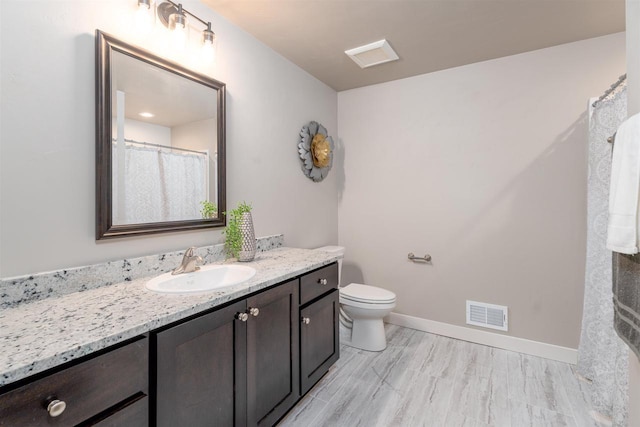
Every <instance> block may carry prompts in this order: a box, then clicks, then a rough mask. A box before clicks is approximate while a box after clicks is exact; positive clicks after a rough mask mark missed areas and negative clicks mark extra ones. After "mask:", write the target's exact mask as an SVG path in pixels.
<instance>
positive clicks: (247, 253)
mask: <svg viewBox="0 0 640 427" xmlns="http://www.w3.org/2000/svg"><path fill="white" fill-rule="evenodd" d="M240 234H241V235H242V246H241V248H240V252H238V261H243V262H246V261H253V259H254V258H255V257H256V235H255V233H254V231H253V217H252V216H251V212H245V213H243V214H242V217H241V218H240Z"/></svg>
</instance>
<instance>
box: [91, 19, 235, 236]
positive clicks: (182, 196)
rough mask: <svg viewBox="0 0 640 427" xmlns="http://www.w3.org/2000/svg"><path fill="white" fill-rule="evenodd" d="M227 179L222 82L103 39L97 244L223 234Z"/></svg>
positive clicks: (99, 42) (99, 47) (99, 39)
mask: <svg viewBox="0 0 640 427" xmlns="http://www.w3.org/2000/svg"><path fill="white" fill-rule="evenodd" d="M225 172H226V168H225V85H224V83H222V82H219V81H217V80H215V79H212V78H210V77H207V76H205V75H202V74H198V73H195V72H193V71H191V70H188V69H186V68H184V67H182V66H180V65H178V64H175V63H172V62H169V61H167V60H165V59H162V58H160V57H158V56H156V55H153V54H151V53H149V52H147V51H145V50H143V49H140V48H138V47H135V46H131V45H129V44H127V43H124V42H123V41H121V40H118V39H116V38H114V37H112V36H110V35H108V34H105V33H103V32H101V31H99V30H98V31H97V32H96V239H97V240H100V239H106V238H114V237H124V236H131V235H141V234H151V233H162V232H170V231H179V230H197V229H204V228H213V227H223V226H225V224H226V223H225V218H224V215H222V212H224V211H225V209H226V194H225ZM214 207H215V208H217V209H215V211H214V209H213V208H214Z"/></svg>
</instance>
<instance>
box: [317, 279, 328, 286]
mask: <svg viewBox="0 0 640 427" xmlns="http://www.w3.org/2000/svg"><path fill="white" fill-rule="evenodd" d="M318 283H320V284H321V285H326V284H327V283H329V281H328V280H327V279H318Z"/></svg>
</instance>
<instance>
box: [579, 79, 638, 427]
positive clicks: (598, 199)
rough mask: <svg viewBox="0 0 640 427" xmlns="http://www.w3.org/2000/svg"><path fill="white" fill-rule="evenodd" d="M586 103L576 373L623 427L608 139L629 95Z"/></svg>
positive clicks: (623, 366)
mask: <svg viewBox="0 0 640 427" xmlns="http://www.w3.org/2000/svg"><path fill="white" fill-rule="evenodd" d="M593 101H594V100H591V101H590V103H589V176H588V184H587V187H588V190H587V226H588V229H587V260H586V271H585V292H584V310H583V315H582V332H581V335H580V346H579V349H578V366H577V370H578V373H579V374H580V375H582V376H583V377H585V378H588V379H589V380H591V381H592V384H591V386H590V387H589V388H590V392H591V393H590V394H591V402H592V404H593V409H594V410H596V411H597V412H599V413H600V414H603V415H605V416H607V417H610V418H611V419H612V422H613V426H616V427H625V426H626V425H627V424H626V418H627V404H628V396H627V383H628V378H627V363H628V354H629V351H628V347H627V346H626V345H625V344H624V343H623V342H622V340H620V339H619V338H618V335H617V334H616V332H615V331H614V329H613V302H612V296H613V294H612V290H611V289H612V278H611V273H612V270H611V262H612V254H611V251H609V250H608V249H607V248H606V246H605V245H606V237H607V216H608V208H609V180H610V176H611V144H609V143H607V138H609V137H610V136H612V135H613V134H614V132H615V131H616V129H617V128H618V126H619V125H620V124H621V123H622V121H623V120H624V119H625V118H626V116H627V91H626V87H624V86H623V87H622V88H621V89H620V90H619V91H618V92H617V93H615V94H613V95H611V96H610V97H608V98H606V99H604V100H603V101H601V102H599V103H598V104H596V107H594V108H592V107H591V104H592V103H593Z"/></svg>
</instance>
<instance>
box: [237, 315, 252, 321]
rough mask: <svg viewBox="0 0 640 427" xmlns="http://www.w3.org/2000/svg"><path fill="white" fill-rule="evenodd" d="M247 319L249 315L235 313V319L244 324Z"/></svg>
mask: <svg viewBox="0 0 640 427" xmlns="http://www.w3.org/2000/svg"><path fill="white" fill-rule="evenodd" d="M248 318H249V315H248V314H247V313H236V319H238V320H239V321H241V322H246V321H247V319H248Z"/></svg>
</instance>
